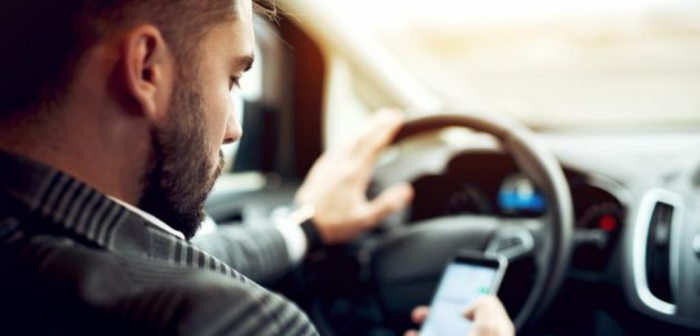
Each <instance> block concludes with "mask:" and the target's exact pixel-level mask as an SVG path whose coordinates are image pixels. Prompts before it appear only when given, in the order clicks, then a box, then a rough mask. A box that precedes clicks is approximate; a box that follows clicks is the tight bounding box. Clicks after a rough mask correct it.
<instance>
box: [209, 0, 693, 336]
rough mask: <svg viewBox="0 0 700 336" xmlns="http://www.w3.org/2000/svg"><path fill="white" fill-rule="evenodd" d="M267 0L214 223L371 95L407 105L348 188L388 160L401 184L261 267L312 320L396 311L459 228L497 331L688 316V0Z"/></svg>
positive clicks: (337, 334)
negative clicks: (317, 240) (276, 270)
mask: <svg viewBox="0 0 700 336" xmlns="http://www.w3.org/2000/svg"><path fill="white" fill-rule="evenodd" d="M277 4H278V6H280V9H281V10H282V11H284V13H285V15H284V17H282V18H281V19H279V20H278V21H270V20H269V19H266V18H262V17H257V18H256V20H255V34H256V40H257V49H256V64H255V65H254V67H253V69H252V70H251V72H250V73H249V74H248V75H246V77H245V78H244V79H243V83H242V92H241V93H240V94H237V96H236V98H237V101H238V104H239V108H238V109H237V111H240V115H239V119H240V120H241V123H242V126H243V130H244V136H243V137H242V139H241V140H240V141H239V142H238V143H236V144H232V145H226V146H225V149H224V152H225V155H226V157H227V166H226V167H225V173H224V174H223V175H222V177H221V178H220V179H219V181H218V182H217V185H216V186H215V188H214V191H213V192H212V194H211V195H210V197H209V199H208V201H207V207H206V208H207V209H206V210H207V213H208V214H209V215H210V216H211V217H212V218H213V219H214V220H215V221H216V223H218V225H263V224H260V223H269V220H266V219H269V218H270V217H271V216H274V214H275V212H276V211H278V210H279V209H282V208H284V207H289V206H291V205H292V204H293V201H294V199H293V198H294V193H295V191H296V190H297V189H298V187H299V186H300V183H301V182H302V181H303V178H304V176H305V175H306V173H307V172H308V170H309V169H310V168H311V166H312V165H313V163H314V161H315V160H316V158H318V157H319V156H320V155H321V154H322V153H323V151H324V150H325V149H327V148H332V147H333V146H336V145H338V144H340V143H342V142H343V141H344V140H345V139H347V138H349V137H351V136H352V135H353V134H356V133H357V132H359V131H361V130H362V127H363V125H364V122H365V121H366V120H367V119H368V118H369V117H370V116H371V115H372V113H373V112H374V111H376V110H377V109H380V108H382V107H396V108H399V109H401V110H403V111H405V115H406V119H407V120H408V122H407V124H406V125H405V126H404V128H403V129H402V130H401V132H400V133H399V135H398V136H397V138H396V139H395V141H394V143H393V144H392V146H391V147H390V148H389V149H387V150H386V151H385V152H384V153H383V155H382V157H381V159H380V160H379V162H378V164H377V166H376V167H375V170H374V175H373V179H372V183H371V185H370V187H369V189H368V191H367V193H368V196H369V197H373V196H374V195H377V194H378V193H379V192H380V191H381V190H384V189H386V188H388V187H389V186H391V185H394V184H396V183H398V182H403V181H409V182H410V183H411V184H412V185H413V187H414V189H415V198H414V200H413V202H412V203H411V204H410V206H408V207H407V208H405V209H403V210H401V211H400V212H399V213H396V214H394V215H392V216H390V217H389V218H388V219H386V220H385V221H384V222H383V223H382V224H381V225H380V226H379V227H378V228H376V229H375V230H373V231H372V232H370V233H367V234H366V235H363V236H362V237H360V239H358V240H357V241H356V242H354V243H352V244H348V245H343V246H333V247H331V248H328V249H326V250H324V251H320V252H317V253H314V254H312V255H309V256H308V257H307V258H306V259H305V260H304V262H303V263H302V264H301V265H300V266H299V267H297V268H296V269H294V271H293V272H292V273H291V274H290V275H289V276H287V277H286V278H284V279H282V280H280V281H278V282H275V283H268V284H263V285H265V286H267V287H269V288H271V289H273V290H275V291H278V292H280V293H282V294H283V295H285V296H286V297H288V298H290V299H291V300H293V301H294V302H295V303H297V304H298V305H299V306H300V307H301V308H302V309H303V310H304V311H305V312H307V313H308V315H309V316H310V318H311V319H312V321H313V322H314V324H315V325H316V326H317V328H318V330H319V332H320V333H321V334H322V335H331V336H341V335H403V333H404V332H405V331H406V330H408V329H410V328H416V326H415V325H413V324H412V323H411V321H410V318H409V317H410V312H411V309H413V308H414V307H415V306H418V305H427V304H429V303H430V300H431V298H432V296H433V294H434V292H435V290H436V286H437V284H438V280H439V279H440V275H441V274H442V271H443V270H444V267H445V264H446V263H447V261H448V260H449V258H450V257H451V256H452V255H454V254H455V253H456V252H457V251H459V250H462V249H468V250H473V251H479V252H483V253H487V254H488V253H495V254H500V255H504V256H506V257H507V258H508V260H509V268H508V271H507V272H506V274H505V278H504V280H503V284H502V286H501V288H500V290H499V292H498V297H499V298H500V299H501V300H502V301H503V302H504V304H505V306H506V308H507V310H508V312H509V315H510V316H511V318H512V320H513V321H514V324H515V326H516V328H517V330H518V334H524V335H657V334H658V335H697V334H698V333H700V152H699V151H698V148H700V132H699V131H700V62H697V59H698V57H699V56H700V26H699V25H698V24H697V22H700V20H698V19H699V18H700V4H698V3H696V2H694V1H682V0H673V1H665V0H645V1H633V0H625V1H615V2H608V1H602V0H596V1H593V2H576V1H571V0H567V1H554V0H537V1H527V2H519V1H507V0H498V1H494V2H488V3H484V2H481V1H461V0H439V1H431V2H423V1H415V0H410V1H399V0H373V1H370V0H361V1H360V0H356V1H352V2H346V1H339V0H332V1H313V0H278V1H277Z"/></svg>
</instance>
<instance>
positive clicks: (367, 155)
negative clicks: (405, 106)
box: [355, 109, 404, 167]
mask: <svg viewBox="0 0 700 336" xmlns="http://www.w3.org/2000/svg"><path fill="white" fill-rule="evenodd" d="M403 123H404V117H403V115H402V114H401V112H399V111H397V110H390V109H385V110H380V111H378V112H377V113H376V115H375V116H374V117H372V121H371V123H370V125H369V127H368V128H367V130H366V131H365V132H364V133H363V135H362V136H361V137H360V138H359V139H358V140H357V143H356V144H355V153H357V155H358V156H359V158H360V159H361V160H362V161H363V162H364V163H365V164H366V165H367V166H370V167H371V166H373V165H374V161H376V159H377V156H379V153H381V151H382V149H384V148H385V147H387V146H388V145H389V144H390V143H391V141H392V140H393V139H394V137H395V136H396V133H398V131H399V130H400V129H401V127H402V126H403Z"/></svg>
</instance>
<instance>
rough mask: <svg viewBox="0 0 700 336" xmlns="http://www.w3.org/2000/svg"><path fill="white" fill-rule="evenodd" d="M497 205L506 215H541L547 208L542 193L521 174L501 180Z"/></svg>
mask: <svg viewBox="0 0 700 336" xmlns="http://www.w3.org/2000/svg"><path fill="white" fill-rule="evenodd" d="M498 206H499V208H500V209H501V212H502V213H504V214H506V215H528V214H529V215H541V214H543V213H544V212H545V211H546V210H547V204H546V201H545V197H544V195H543V194H542V193H541V192H540V191H539V190H538V189H537V187H536V186H535V184H534V183H533V182H532V181H531V180H530V179H529V178H527V177H526V176H525V175H522V174H517V175H512V176H510V177H508V178H506V179H505V180H504V181H503V183H502V184H501V188H500V190H499V192H498Z"/></svg>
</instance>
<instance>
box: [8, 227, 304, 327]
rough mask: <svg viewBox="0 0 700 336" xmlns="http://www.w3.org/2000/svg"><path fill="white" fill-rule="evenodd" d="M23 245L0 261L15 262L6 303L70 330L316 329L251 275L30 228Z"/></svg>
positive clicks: (28, 315) (10, 265) (23, 312)
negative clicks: (92, 244) (34, 231)
mask: <svg viewBox="0 0 700 336" xmlns="http://www.w3.org/2000/svg"><path fill="white" fill-rule="evenodd" d="M21 245H22V246H21V247H20V248H16V249H15V251H16V254H15V256H14V261H13V262H12V263H8V262H3V263H2V264H1V265H0V266H1V267H4V268H13V267H14V268H15V269H14V272H13V273H12V274H13V276H12V277H7V278H5V279H3V280H0V282H3V286H2V288H4V289H3V290H2V291H9V292H12V293H14V294H13V295H11V296H10V297H11V299H10V300H7V301H5V304H12V302H13V301H14V304H15V305H16V306H15V307H19V306H24V307H26V309H18V310H15V314H17V312H19V311H21V312H22V314H25V316H19V317H20V318H21V319H24V320H31V321H37V320H39V321H45V322H47V323H46V324H45V325H54V324H55V325H62V326H63V327H66V328H68V330H67V331H70V332H73V331H78V332H75V334H81V333H80V332H79V331H80V330H84V331H86V332H85V334H89V333H90V332H94V331H96V330H99V331H100V333H102V334H104V333H105V332H107V333H108V334H110V333H114V334H119V333H128V334H132V335H134V334H136V335H138V334H153V333H159V334H166V335H207V334H217V335H277V334H290V333H299V334H300V335H305V334H314V333H315V331H314V330H313V327H312V326H311V324H310V323H309V321H308V319H307V318H306V316H305V315H304V314H303V313H302V312H301V311H300V310H299V309H298V308H297V307H296V306H295V305H294V304H292V303H290V302H288V301H287V300H285V299H284V298H282V297H280V296H278V295H276V294H274V293H272V292H269V291H267V290H265V289H264V288H262V287H260V286H258V285H257V284H255V283H254V282H252V281H250V280H243V281H237V280H234V279H233V278H231V277H229V276H224V275H222V274H221V273H218V272H214V271H209V270H204V269H193V268H187V267H182V266H179V265H174V264H171V263H168V262H164V261H160V260H152V259H148V258H145V257H140V256H128V255H120V254H116V253H113V252H110V251H106V250H102V249H97V248H92V247H89V246H85V245H83V244H81V243H79V242H76V241H74V240H71V239H68V238H65V237H57V236H49V235H43V236H35V237H31V238H29V239H25V241H24V242H23V243H22V244H21ZM3 260H4V261H7V260H9V259H8V258H7V255H5V257H3ZM3 273H5V271H4V270H3ZM3 295H4V294H3ZM30 302H31V304H29V303H30ZM5 304H3V306H5ZM36 307H41V308H40V309H36ZM5 308H8V307H7V306H5ZM9 308H12V307H9ZM2 310H4V309H2ZM31 315H33V316H31ZM86 317H87V318H86ZM106 329H109V330H106ZM88 331H89V332H88Z"/></svg>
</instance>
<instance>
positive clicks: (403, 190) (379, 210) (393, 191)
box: [365, 183, 414, 227]
mask: <svg viewBox="0 0 700 336" xmlns="http://www.w3.org/2000/svg"><path fill="white" fill-rule="evenodd" d="M413 194H414V191H413V187H412V186H411V185H410V184H408V183H401V184H397V185H395V186H393V187H391V188H389V189H387V190H385V191H384V192H382V193H381V194H380V195H379V196H378V197H377V198H375V199H374V200H372V201H371V202H370V203H369V206H368V212H369V213H368V214H367V216H365V218H367V221H366V225H365V226H366V227H368V226H373V225H375V224H376V223H379V222H381V221H382V220H383V219H384V218H386V217H387V216H389V215H391V214H392V213H394V212H396V211H399V210H400V209H402V208H404V207H405V206H406V205H408V203H410V202H411V200H413Z"/></svg>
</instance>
